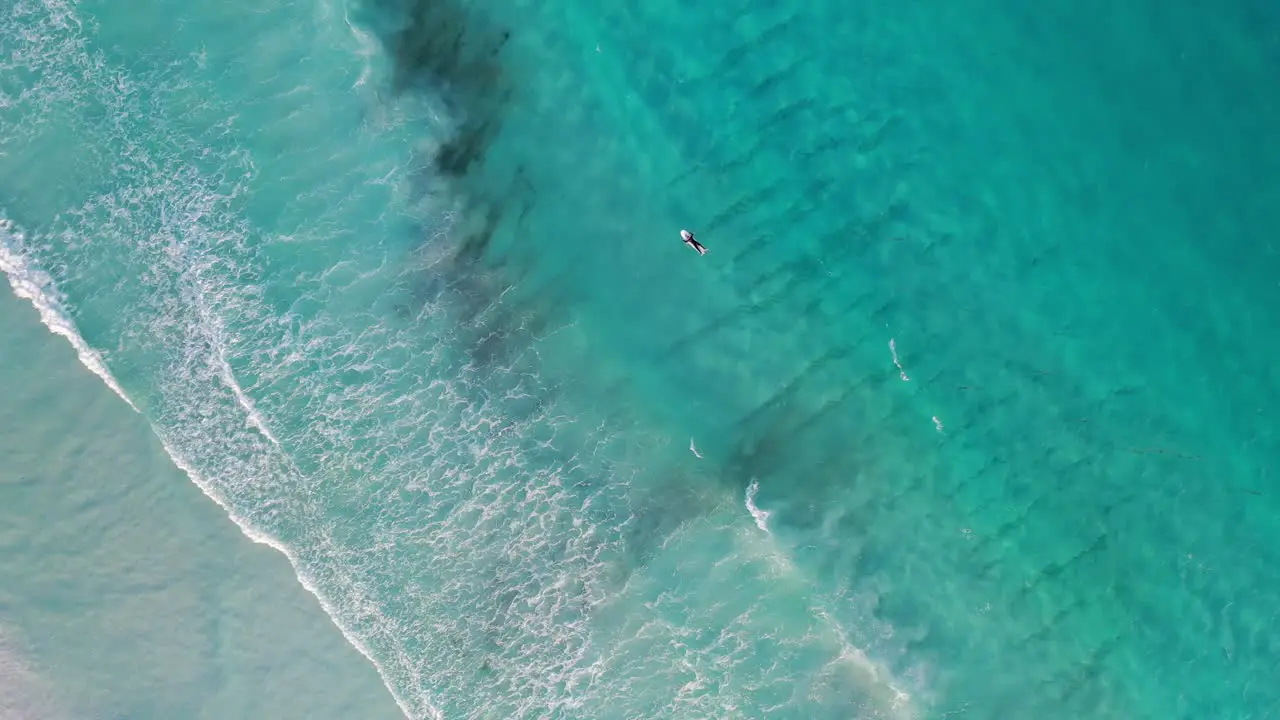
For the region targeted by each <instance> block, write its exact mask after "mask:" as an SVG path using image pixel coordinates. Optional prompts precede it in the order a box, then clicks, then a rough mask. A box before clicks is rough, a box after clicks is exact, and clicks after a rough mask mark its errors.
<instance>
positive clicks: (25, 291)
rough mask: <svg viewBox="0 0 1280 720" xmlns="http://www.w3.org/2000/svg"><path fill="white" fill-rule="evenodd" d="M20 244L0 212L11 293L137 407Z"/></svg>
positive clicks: (2, 268) (1, 259)
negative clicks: (29, 306)
mask: <svg viewBox="0 0 1280 720" xmlns="http://www.w3.org/2000/svg"><path fill="white" fill-rule="evenodd" d="M21 244H22V234H21V233H20V232H19V231H18V230H17V228H15V227H14V225H13V223H12V222H11V221H9V220H8V219H7V218H5V217H4V216H3V215H0V272H3V273H4V274H5V276H6V277H8V278H9V287H11V288H13V294H14V295H17V296H18V297H20V298H22V299H24V300H27V301H29V302H30V303H31V305H32V306H33V307H34V308H35V309H36V312H37V313H39V314H40V322H42V323H44V326H45V327H47V328H49V330H50V331H51V332H53V334H55V335H59V336H61V337H63V338H65V339H66V340H67V341H68V342H70V343H71V347H72V348H74V349H75V351H76V356H77V357H79V358H80V363H81V364H82V365H84V366H85V367H86V368H88V370H89V372H92V373H93V374H94V375H97V376H98V377H100V378H102V382H104V383H106V385H107V387H109V388H111V391H112V392H114V393H115V394H116V395H118V396H119V397H120V399H121V400H124V401H125V402H126V403H128V405H129V407H131V408H133V409H134V411H137V409H138V408H137V406H136V405H134V404H133V401H132V400H130V399H129V396H128V395H126V394H125V392H124V390H123V389H122V388H121V387H120V385H119V383H117V382H116V379H115V378H114V377H112V376H111V371H110V370H108V369H107V364H106V363H105V362H103V360H102V354H101V353H99V352H98V351H97V350H94V349H93V348H91V347H89V344H88V343H86V342H85V341H84V338H82V337H80V333H78V332H76V329H75V325H74V324H73V323H72V322H71V318H70V315H69V314H68V313H67V311H66V309H65V307H64V306H63V302H62V299H61V296H60V294H59V293H58V291H57V288H55V287H54V285H53V281H52V279H51V278H50V277H49V275H48V274H47V273H44V272H41V271H39V270H36V269H34V268H33V267H31V265H30V264H29V263H28V262H27V260H26V258H24V257H23V256H22V253H21V250H20V249H19V248H20V246H21Z"/></svg>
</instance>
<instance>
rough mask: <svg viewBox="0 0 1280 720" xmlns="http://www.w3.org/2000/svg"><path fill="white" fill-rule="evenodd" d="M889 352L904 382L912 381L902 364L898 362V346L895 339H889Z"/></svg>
mask: <svg viewBox="0 0 1280 720" xmlns="http://www.w3.org/2000/svg"><path fill="white" fill-rule="evenodd" d="M889 352H890V353H891V354H892V355H893V364H894V365H895V366H897V368H898V374H899V375H900V376H902V380H903V381H904V382H907V381H910V380H911V378H909V377H907V371H906V370H904V369H903V367H902V363H901V362H899V361H898V345H897V343H896V342H894V339H893V338H889Z"/></svg>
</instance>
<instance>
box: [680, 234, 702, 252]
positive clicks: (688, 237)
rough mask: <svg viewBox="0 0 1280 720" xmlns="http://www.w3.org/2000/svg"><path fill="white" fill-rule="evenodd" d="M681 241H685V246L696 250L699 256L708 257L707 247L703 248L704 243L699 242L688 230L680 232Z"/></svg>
mask: <svg viewBox="0 0 1280 720" xmlns="http://www.w3.org/2000/svg"><path fill="white" fill-rule="evenodd" d="M680 239H681V240H684V244H685V245H688V246H689V247H691V248H693V249H694V250H697V251H698V254H699V255H706V254H707V249H706V248H705V247H703V246H702V243H700V242H698V239H697V238H695V237H694V236H693V233H691V232H689V231H688V230H681V231H680Z"/></svg>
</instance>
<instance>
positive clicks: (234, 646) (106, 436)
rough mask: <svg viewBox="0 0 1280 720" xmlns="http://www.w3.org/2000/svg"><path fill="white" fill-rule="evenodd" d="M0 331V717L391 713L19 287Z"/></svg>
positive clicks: (3, 303) (5, 300)
mask: <svg viewBox="0 0 1280 720" xmlns="http://www.w3.org/2000/svg"><path fill="white" fill-rule="evenodd" d="M0 336H2V337H3V338H4V340H5V342H4V344H3V345H0V397H3V398H4V402H3V403H0V426H2V427H3V428H4V433H3V435H2V436H0V457H2V458H3V462H2V463H0V718H3V719H4V720H64V719H65V720H98V719H102V720H115V719H117V718H130V719H131V720H144V719H145V720H151V719H154V720H165V719H169V718H192V719H195V718H207V719H209V720H214V719H215V718H217V719H225V718H296V719H298V720H302V719H304V718H332V719H334V720H337V719H339V718H357V717H359V718H371V719H376V718H384V719H387V720H390V719H391V718H398V717H403V714H402V713H401V712H400V711H399V709H398V708H397V707H396V706H395V703H394V702H393V700H392V698H391V697H390V696H389V695H388V694H387V692H386V689H385V688H384V687H383V685H382V683H381V681H380V680H379V678H378V676H377V674H376V673H375V672H374V669H373V667H372V666H370V665H369V663H368V661H367V660H366V659H365V658H364V657H362V656H360V654H359V653H358V652H356V650H355V649H354V648H352V647H351V646H350V645H348V644H347V643H346V642H345V641H344V640H343V638H342V635H341V634H340V633H338V631H337V629H336V628H335V627H334V626H333V622H332V620H330V619H329V617H327V616H326V615H325V614H324V612H323V611H322V610H321V608H320V605H319V603H318V602H317V601H316V599H315V598H314V597H312V596H311V595H310V594H309V593H307V592H306V591H305V590H304V589H303V588H302V587H301V586H299V585H298V583H297V580H296V579H295V578H294V576H293V573H292V571H291V569H290V568H289V565H288V563H287V562H286V561H285V559H284V558H283V557H282V556H281V555H279V554H278V553H276V552H275V551H273V550H271V549H269V548H267V547H265V546H263V545H259V544H256V543H253V542H252V541H250V540H249V539H248V538H246V537H244V536H243V535H242V534H241V532H240V531H239V530H238V529H237V528H236V527H235V525H233V524H232V523H231V522H230V521H229V520H228V519H227V517H226V515H225V514H224V513H223V512H222V510H221V509H220V508H219V507H218V506H216V505H214V504H213V503H211V502H209V499H208V498H207V497H205V496H204V495H203V494H202V493H201V492H200V491H199V489H197V488H196V487H195V486H194V485H193V484H191V483H190V482H189V481H188V479H187V478H185V477H184V476H183V474H182V473H181V472H180V471H179V470H178V469H177V468H176V467H174V465H173V462H172V461H171V460H170V458H169V456H168V455H166V454H165V453H164V450H163V448H162V447H161V446H160V444H159V442H158V441H157V440H156V438H155V436H154V434H153V433H152V432H151V428H150V427H148V425H147V423H146V421H145V420H144V419H143V418H142V417H141V416H140V415H138V414H137V413H136V412H134V411H133V410H132V409H130V408H129V407H128V406H127V405H126V404H125V403H123V402H121V400H120V398H119V397H117V396H116V395H115V394H114V393H112V392H111V391H110V390H109V389H108V388H107V387H106V386H104V385H103V384H102V382H100V381H99V380H98V378H96V377H94V376H93V375H91V374H90V373H88V372H87V371H86V369H85V368H84V367H83V366H82V365H81V364H80V363H79V362H78V361H77V358H76V356H75V354H74V353H73V351H72V348H71V347H70V346H69V345H68V344H67V343H66V342H64V341H63V340H62V339H60V338H57V337H55V336H53V335H51V334H50V333H49V332H48V330H47V329H46V328H45V327H44V326H43V325H41V324H40V322H39V319H38V317H37V315H36V313H35V312H34V310H33V309H32V308H31V306H30V305H29V304H27V303H26V302H23V301H19V300H17V299H16V298H13V297H11V296H9V295H8V294H6V295H5V296H4V297H0Z"/></svg>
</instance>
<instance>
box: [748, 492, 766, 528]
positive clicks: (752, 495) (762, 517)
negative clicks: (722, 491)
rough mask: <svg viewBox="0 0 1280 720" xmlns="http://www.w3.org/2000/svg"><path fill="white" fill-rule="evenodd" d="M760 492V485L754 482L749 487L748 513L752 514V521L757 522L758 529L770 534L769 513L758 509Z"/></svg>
mask: <svg viewBox="0 0 1280 720" xmlns="http://www.w3.org/2000/svg"><path fill="white" fill-rule="evenodd" d="M759 491H760V483H759V482H758V481H756V480H752V481H751V484H750V485H748V486H747V501H746V505H747V512H749V513H751V519H752V520H755V521H756V527H758V528H760V529H761V530H763V531H765V532H769V524H768V523H769V513H768V512H767V511H765V510H761V509H760V508H758V507H756V493H758V492H759Z"/></svg>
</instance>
